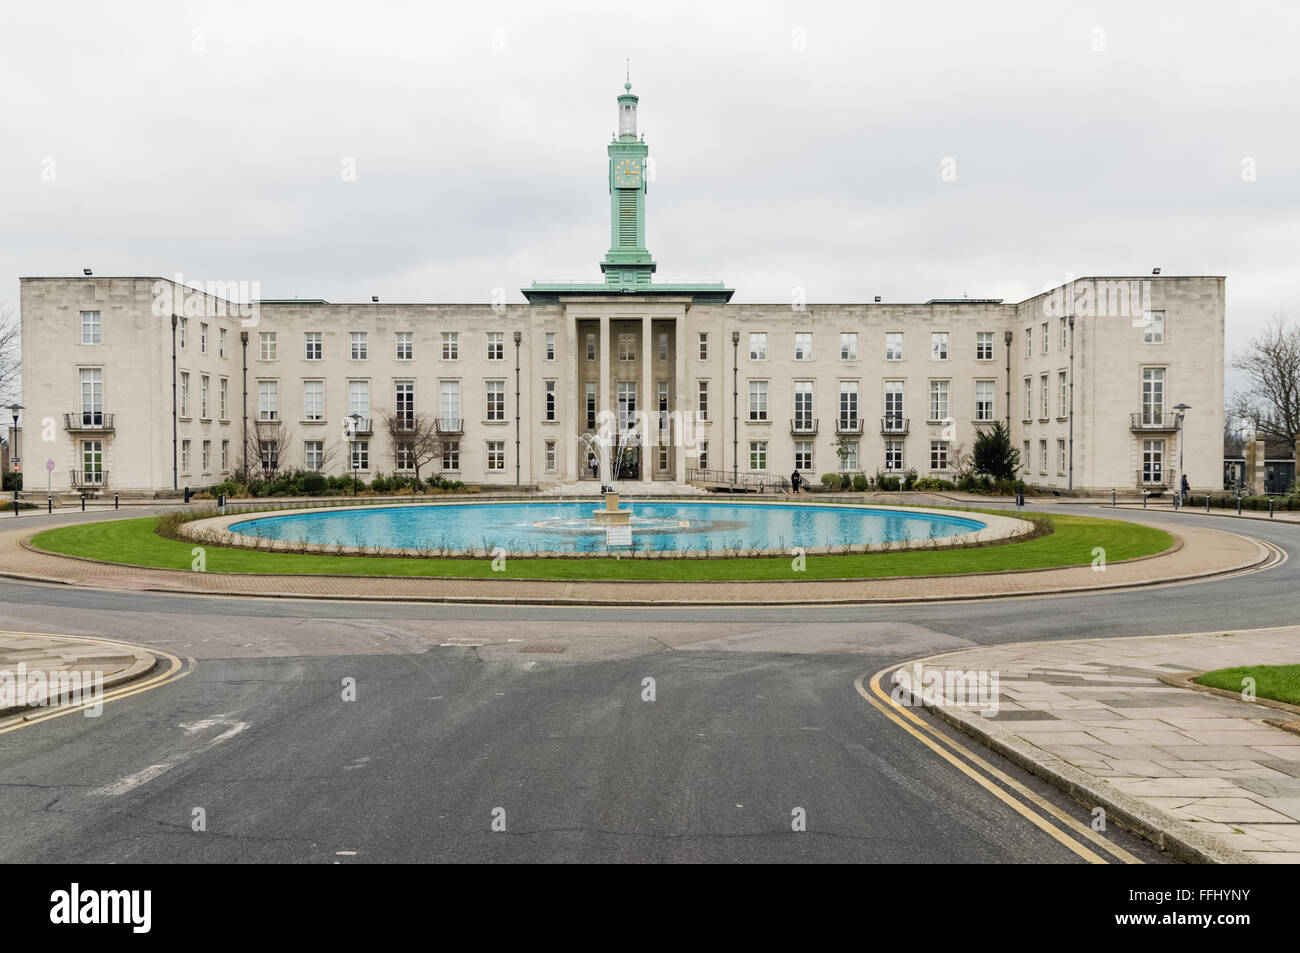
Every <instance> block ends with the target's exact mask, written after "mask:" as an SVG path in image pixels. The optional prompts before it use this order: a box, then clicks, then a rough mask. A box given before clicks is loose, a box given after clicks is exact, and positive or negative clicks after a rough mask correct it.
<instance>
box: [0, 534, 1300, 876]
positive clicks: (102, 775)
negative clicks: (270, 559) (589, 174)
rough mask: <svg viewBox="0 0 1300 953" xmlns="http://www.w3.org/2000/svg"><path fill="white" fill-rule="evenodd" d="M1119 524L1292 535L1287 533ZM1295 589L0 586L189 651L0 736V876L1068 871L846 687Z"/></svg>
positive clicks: (38, 603) (1199, 618) (118, 631)
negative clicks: (483, 866) (284, 869)
mask: <svg viewBox="0 0 1300 953" xmlns="http://www.w3.org/2000/svg"><path fill="white" fill-rule="evenodd" d="M1084 512H1088V511H1087V510H1084ZM1097 515H1115V516H1117V517H1119V518H1131V517H1132V514H1129V515H1127V516H1126V514H1125V513H1124V512H1123V511H1119V512H1117V513H1114V514H1112V513H1110V512H1109V511H1108V512H1105V513H1098V514H1097ZM1142 515H1143V516H1144V517H1146V518H1149V519H1154V520H1170V521H1181V520H1187V521H1194V522H1198V523H1201V524H1203V525H1209V526H1212V527H1216V528H1222V529H1234V530H1238V531H1243V532H1248V533H1251V534H1253V535H1257V536H1260V537H1262V538H1266V539H1270V540H1272V541H1274V542H1276V543H1278V544H1279V545H1280V546H1282V547H1283V548H1285V549H1287V550H1288V552H1293V551H1294V550H1295V548H1296V546H1297V545H1298V544H1300V526H1288V525H1282V524H1269V523H1261V522H1249V523H1245V522H1240V523H1239V522H1236V521H1229V520H1225V519H1223V518H1219V517H1204V516H1196V515H1195V514H1192V513H1190V512H1185V513H1184V514H1179V515H1177V516H1175V515H1173V514H1168V513H1163V514H1162V513H1156V512H1150V513H1146V514H1142ZM56 519H57V518H56ZM1298 575H1300V565H1298V564H1297V563H1296V562H1295V561H1294V560H1291V561H1288V562H1286V563H1284V564H1282V565H1281V566H1278V567H1276V568H1273V569H1271V570H1268V571H1265V572H1259V573H1254V574H1249V575H1243V576H1239V577H1235V578H1231V579H1226V580H1222V581H1217V582H1209V583H1201V584H1194V585H1183V586H1171V587H1168V588H1157V589H1146V590H1139V591H1134V592H1111V593H1099V594H1096V595H1090V596H1088V595H1085V596H1072V597H1059V598H1032V599H1020V600H1006V601H988V602H966V603H958V604H948V605H912V606H879V607H861V608H855V607H843V606H841V607H829V608H826V609H817V608H810V607H797V608H791V609H758V608H752V607H750V608H747V607H743V606H735V607H708V608H684V609H669V608H665V609H654V608H644V607H638V608H636V609H635V610H631V611H630V612H619V611H617V610H610V609H591V610H587V609H582V608H579V607H536V608H530V607H520V606H509V607H506V606H501V607H458V606H449V605H391V604H383V605H380V604H367V603H347V604H337V603H330V604H322V603H313V602H310V601H305V600H304V601H299V600H280V599H277V600H239V599H223V598H211V597H186V596H172V595H159V594H152V593H127V592H108V591H95V590H81V589H71V588H67V587H58V586H42V585H33V584H20V583H10V582H0V600H3V602H2V603H0V605H2V608H0V612H2V613H3V620H2V622H0V626H2V627H3V628H6V629H22V630H28V631H50V632H62V633H70V634H87V635H98V636H104V637H109V638H118V639H124V640H127V641H133V642H137V643H142V644H147V645H150V646H153V647H156V648H159V649H163V650H165V651H168V652H172V653H174V654H176V655H179V656H184V657H191V658H193V659H195V660H197V663H196V665H195V667H194V670H193V671H192V672H191V673H190V674H189V675H187V676H186V677H184V678H181V679H179V680H178V681H175V682H173V683H171V684H167V685H164V686H162V687H160V688H156V689H153V690H150V691H145V692H141V693H138V694H135V695H132V696H130V697H128V698H125V699H122V700H120V701H114V702H111V703H109V704H108V705H107V706H106V707H105V708H104V711H103V714H102V715H101V716H100V717H98V718H94V719H90V718H84V717H82V716H81V715H80V714H73V715H68V716H64V717H60V718H55V719H51V720H49V721H44V722H41V723H38V724H32V725H28V726H24V727H22V728H19V729H18V730H14V731H10V732H8V733H4V734H0V816H3V817H4V818H5V820H6V836H5V838H4V839H3V842H2V843H0V860H2V861H6V862H18V861H32V860H41V861H51V862H62V861H74V862H75V861H102V862H108V861H121V862H137V861H157V862H172V863H175V862H256V861H292V862H355V861H371V862H375V861H398V862H402V861H506V860H515V861H796V862H799V861H803V862H813V861H819V862H827V861H888V862H934V863H960V862H1030V863H1051V862H1062V863H1065V862H1083V861H1084V860H1085V858H1084V857H1083V856H1081V855H1080V853H1079V852H1078V851H1077V850H1075V849H1072V848H1071V847H1070V846H1068V845H1067V844H1065V843H1063V842H1062V841H1061V840H1060V839H1059V838H1056V837H1053V836H1049V833H1048V832H1047V831H1045V830H1043V829H1042V827H1041V826H1038V825H1036V824H1035V823H1033V822H1032V821H1031V820H1030V819H1029V818H1028V817H1027V816H1026V814H1025V813H1024V812H1023V811H1020V810H1018V809H1016V808H1015V807H1014V806H1012V805H1009V804H1008V803H1006V802H1005V801H1004V800H1000V799H999V798H998V797H995V796H994V795H993V794H991V793H990V791H989V790H988V789H986V788H985V787H981V785H980V784H977V783H976V782H975V781H974V780H973V779H972V778H971V777H970V776H969V775H968V774H966V773H963V771H962V770H959V769H958V767H956V766H955V765H954V764H953V763H952V762H950V761H948V760H945V759H944V758H943V757H940V755H939V754H937V753H936V751H935V750H933V749H932V748H930V747H927V746H926V745H924V744H922V743H921V742H920V741H919V740H918V739H917V738H916V737H914V736H913V735H912V734H911V733H909V732H907V731H905V730H904V729H903V728H902V727H900V726H899V725H898V724H897V723H895V722H894V721H892V720H891V719H889V718H887V717H886V716H885V715H884V714H882V713H881V712H880V711H878V710H877V709H876V708H874V707H873V706H871V705H870V704H868V702H867V701H866V700H865V699H864V698H863V697H862V695H860V694H859V693H858V691H857V690H856V689H855V687H854V680H855V679H857V678H858V677H859V676H863V675H870V674H872V673H874V672H876V671H878V670H880V669H883V668H885V667H887V666H890V665H894V664H898V663H900V662H904V661H907V660H909V659H911V658H915V657H919V656H922V655H926V654H930V653H933V652H936V651H943V650H946V649H950V648H960V647H961V646H963V645H969V644H974V643H993V642H1007V641H1024V640H1031V639H1058V638H1079V637H1096V636H1130V635H1145V634H1158V633H1168V632H1181V631H1205V630H1207V629H1211V628H1220V627H1223V628H1229V627H1237V628H1253V627H1260V626H1268V625H1282V624H1292V623H1294V622H1295V621H1296V619H1297V616H1298V615H1300V613H1297V611H1296V609H1295V605H1296V603H1295V593H1296V591H1297V587H1298V585H1300V578H1298ZM557 649H563V651H556V650H557ZM647 679H653V686H654V700H653V701H650V700H646V699H645V697H644V695H645V693H646V685H647V682H646V680H647ZM346 680H355V690H356V696H355V700H345V698H344V697H343V696H344V685H345V681H346ZM944 730H945V731H948V733H949V734H951V730H950V729H944ZM959 740H961V741H962V743H963V744H968V745H969V746H970V747H972V748H976V747H977V746H975V745H974V744H973V743H968V742H966V741H965V740H964V739H959ZM979 754H980V755H981V756H982V757H984V758H985V759H986V760H987V761H989V762H991V763H992V764H994V765H995V766H997V767H999V768H1000V769H1001V770H1002V771H1004V772H1006V774H1007V775H1009V776H1011V777H1012V778H1014V779H1016V780H1017V781H1019V782H1020V783H1022V784H1024V785H1025V786H1026V787H1027V788H1029V789H1030V790H1031V791H1034V792H1037V793H1038V794H1039V796H1041V797H1044V798H1045V799H1047V800H1048V801H1049V802H1050V803H1051V804H1053V805H1055V806H1056V807H1057V809H1058V810H1059V811H1061V812H1063V813H1065V814H1068V815H1070V816H1071V817H1075V818H1077V819H1078V820H1079V821H1080V822H1082V823H1083V824H1085V825H1086V824H1087V823H1088V820H1089V813H1088V810H1087V806H1085V805H1079V804H1076V803H1074V802H1072V801H1070V800H1069V799H1067V798H1065V797H1063V796H1061V795H1059V794H1057V793H1055V792H1054V791H1053V790H1051V789H1050V788H1047V787H1046V786H1044V785H1042V784H1041V783H1039V782H1037V781H1036V780H1035V779H1033V778H1031V777H1029V776H1028V775H1026V774H1025V773H1023V772H1021V771H1019V770H1018V769H1016V768H1014V767H1012V766H1011V765H1009V764H1008V763H1006V762H1004V761H1001V760H1000V759H998V758H996V757H995V756H992V755H990V754H989V753H987V752H985V751H982V750H980V751H979ZM1004 787H1005V786H1004ZM1021 800H1023V798H1021ZM196 809H201V811H202V812H203V818H204V822H205V824H204V826H205V827H206V830H202V831H195V830H193V829H192V828H193V826H194V818H195V816H196ZM800 811H802V813H803V815H804V816H805V817H806V830H802V831H796V830H793V829H792V825H793V821H794V819H796V818H797V816H798V814H799V812H800ZM1040 813H1041V812H1040ZM494 823H495V825H496V826H497V827H501V826H504V830H493V826H494ZM1106 838H1107V839H1108V840H1109V841H1110V842H1111V843H1113V844H1114V845H1115V846H1116V847H1117V848H1119V849H1121V850H1127V851H1130V852H1132V853H1133V854H1134V855H1136V856H1137V857H1138V858H1140V859H1142V860H1146V861H1149V862H1160V861H1162V860H1164V859H1166V858H1165V857H1164V856H1163V855H1159V854H1158V853H1157V852H1155V851H1154V850H1152V849H1150V848H1148V847H1147V846H1146V845H1145V844H1143V843H1142V842H1140V841H1138V840H1137V839H1135V838H1132V837H1129V836H1127V835H1125V834H1124V833H1123V832H1120V831H1117V830H1115V829H1114V828H1113V827H1112V829H1111V830H1110V831H1109V832H1108V833H1107V834H1106ZM1075 840H1076V841H1082V838H1080V837H1075ZM1094 849H1095V846H1094ZM1107 859H1110V858H1107Z"/></svg>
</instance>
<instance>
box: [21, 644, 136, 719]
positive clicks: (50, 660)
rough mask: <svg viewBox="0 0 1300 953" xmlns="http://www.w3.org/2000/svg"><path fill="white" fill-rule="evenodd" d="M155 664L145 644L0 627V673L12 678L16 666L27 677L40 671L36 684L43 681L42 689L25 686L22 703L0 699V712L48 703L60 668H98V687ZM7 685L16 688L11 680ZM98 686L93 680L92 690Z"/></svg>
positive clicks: (85, 673)
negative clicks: (133, 644) (14, 630)
mask: <svg viewBox="0 0 1300 953" xmlns="http://www.w3.org/2000/svg"><path fill="white" fill-rule="evenodd" d="M157 664H158V658H157V657H156V656H155V655H153V653H151V652H149V651H148V650H147V649H143V648H140V647H138V646H132V645H126V644H124V643H121V642H112V641H99V640H96V639H83V638H78V637H77V636H70V635H68V636H64V635H44V634H42V633H38V632H0V675H3V676H4V677H6V681H7V680H8V679H15V680H16V679H18V677H19V673H20V672H24V673H26V675H27V676H29V677H30V676H31V675H33V674H34V673H40V676H41V677H40V683H39V684H40V685H43V686H44V687H45V691H33V690H30V689H29V690H26V691H25V693H24V694H25V696H26V698H25V700H26V702H27V704H21V705H20V704H11V703H8V702H9V701H11V700H8V699H7V700H5V701H0V717H5V716H9V715H16V714H24V713H28V712H31V711H33V710H36V709H38V708H41V707H47V706H49V705H50V703H51V698H50V697H49V688H50V687H55V688H57V687H58V676H59V674H60V673H79V674H80V676H81V678H82V679H83V680H84V679H86V678H87V677H91V678H93V677H94V675H95V674H96V673H98V674H100V675H101V676H102V678H103V683H102V689H103V691H108V690H109V689H112V688H115V687H117V686H119V685H122V684H125V683H126V682H131V681H135V680H136V679H138V678H142V677H143V676H145V675H147V674H149V673H150V672H151V671H153V670H154V668H155V667H156V666H157ZM19 666H22V668H21V669H20V668H19ZM51 676H53V678H54V685H53V686H51V684H50V679H51ZM29 684H31V685H32V687H33V689H35V688H36V687H37V685H36V683H29ZM83 684H85V685H86V689H85V690H86V691H89V684H88V683H85V682H84V681H83ZM11 687H14V688H15V690H16V686H11ZM99 688H100V686H96V689H95V690H96V691H98V690H99Z"/></svg>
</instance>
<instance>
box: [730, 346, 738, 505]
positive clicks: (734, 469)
mask: <svg viewBox="0 0 1300 953" xmlns="http://www.w3.org/2000/svg"><path fill="white" fill-rule="evenodd" d="M739 479H740V332H739V331H732V332H731V482H732V483H733V484H734V483H735V482H736V481H737V480H739Z"/></svg>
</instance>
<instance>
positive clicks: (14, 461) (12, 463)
mask: <svg viewBox="0 0 1300 953" xmlns="http://www.w3.org/2000/svg"><path fill="white" fill-rule="evenodd" d="M25 409H26V408H24V407H23V405H22V404H20V403H17V402H16V401H15V402H14V403H12V404H10V405H9V407H8V410H9V413H11V414H13V415H14V429H13V440H12V441H11V444H12V446H11V447H10V450H11V451H12V453H11V454H10V460H9V468H10V469H11V470H12V471H13V474H14V476H13V481H14V502H15V503H17V502H18V474H19V472H20V471H19V469H18V468H19V467H20V466H22V460H23V458H22V457H21V456H19V455H18V449H19V448H18V412H19V411H20V410H25ZM15 512H16V510H15Z"/></svg>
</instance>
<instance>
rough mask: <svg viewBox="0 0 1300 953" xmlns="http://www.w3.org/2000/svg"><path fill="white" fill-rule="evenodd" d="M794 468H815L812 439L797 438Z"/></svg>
mask: <svg viewBox="0 0 1300 953" xmlns="http://www.w3.org/2000/svg"><path fill="white" fill-rule="evenodd" d="M794 468H795V469H796V470H811V469H812V468H813V445H812V441H811V440H796V441H795V442H794Z"/></svg>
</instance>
